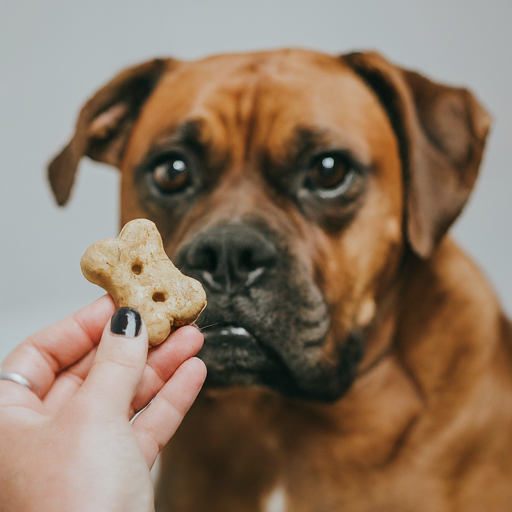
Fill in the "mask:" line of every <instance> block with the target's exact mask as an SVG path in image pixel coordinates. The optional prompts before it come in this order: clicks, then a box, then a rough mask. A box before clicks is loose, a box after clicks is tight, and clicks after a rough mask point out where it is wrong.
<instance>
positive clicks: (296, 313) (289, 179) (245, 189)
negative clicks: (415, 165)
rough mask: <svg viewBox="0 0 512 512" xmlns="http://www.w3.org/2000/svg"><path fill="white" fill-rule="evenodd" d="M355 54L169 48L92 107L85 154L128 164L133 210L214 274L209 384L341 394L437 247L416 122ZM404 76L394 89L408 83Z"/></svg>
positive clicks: (326, 396)
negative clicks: (202, 53) (173, 54)
mask: <svg viewBox="0 0 512 512" xmlns="http://www.w3.org/2000/svg"><path fill="white" fill-rule="evenodd" d="M358 58H359V57H358V56H352V57H351V56H349V58H348V59H345V60H344V59H340V58H334V57H331V56H327V55H323V54H318V53H313V52H306V51H280V52H268V53H259V54H246V55H227V56H218V57H212V58H208V59H205V60H202V61H198V62H192V63H178V62H176V61H172V63H167V64H166V65H165V66H164V67H163V69H159V71H158V73H157V74H155V76H153V75H151V76H150V79H147V76H146V75H147V74H148V72H147V71H146V75H144V78H145V79H146V81H145V82H144V81H143V82H140V81H139V82H137V84H136V85H133V84H132V89H133V90H136V89H137V87H138V88H139V89H138V90H146V89H147V90H148V91H149V92H147V93H145V94H142V96H143V97H144V98H143V100H140V99H137V98H138V96H141V94H139V95H138V96H137V94H132V95H131V96H130V94H131V93H130V90H129V88H128V93H127V92H126V90H124V89H123V87H124V85H122V86H121V92H117V93H116V94H117V96H116V97H120V98H122V100H119V101H118V102H117V103H116V102H112V101H110V102H109V101H104V103H105V104H104V105H103V109H98V112H96V113H95V114H94V115H93V116H91V117H92V119H91V120H90V121H89V123H88V127H89V128H88V130H89V135H88V148H87V149H86V150H84V151H83V152H84V153H88V154H89V155H90V156H93V157H95V158H97V159H100V160H103V161H112V163H115V164H116V165H118V166H119V168H120V170H121V173H122V182H121V183H122V185H121V189H122V190H121V217H122V223H123V224H124V223H126V222H128V221H129V220H132V219H135V218H140V217H144V218H149V219H151V220H152V221H154V222H155V223H156V225H157V226H158V228H159V230H160V232H161V234H162V237H163V239H164V244H165V247H166V250H167V252H168V254H169V255H170V256H171V257H172V259H173V260H174V261H175V263H176V265H177V266H178V267H179V268H180V269H181V270H182V271H183V272H184V273H186V274H188V275H190V276H193V277H195V278H196V279H198V280H199V281H201V282H202V283H203V286H204V287H205V290H206V292H207V297H208V306H207V308H206V310H205V312H204V313H203V315H202V316H201V318H200V323H199V325H200V326H201V327H202V329H203V333H204V335H205V345H204V348H203V349H202V351H201V357H202V358H203V359H204V361H205V362H206V364H207V366H208V382H209V384H210V385H212V386H233V385H257V386H265V387H270V388H272V389H274V390H276V391H278V392H280V393H282V394H285V395H287V396H292V397H299V398H308V399H316V400H333V399H336V398H338V397H339V396H341V395H342V394H343V393H344V392H345V391H346V390H347V389H348V387H349V385H350V383H351V382H352V381H353V379H354V378H355V376H356V374H357V365H358V362H359V361H360V359H361V357H362V355H363V349H364V342H365V336H364V332H365V328H366V327H367V326H368V325H369V324H370V323H371V322H372V320H373V318H374V315H375V312H376V310H377V309H378V304H379V301H380V300H381V299H382V297H383V296H385V294H386V292H387V291H388V289H389V287H390V284H391V283H392V281H393V279H394V278H395V276H396V274H397V269H398V268H399V265H400V262H401V258H402V257H403V254H404V251H407V250H408V249H407V248H410V247H411V246H412V249H413V250H415V251H416V252H417V253H421V252H422V251H423V252H428V251H429V250H431V249H429V248H427V249H425V247H426V245H428V243H430V245H432V244H433V243H434V242H435V239H436V237H437V238H439V234H438V233H437V232H435V233H433V234H430V233H428V229H427V228H428V227H429V226H427V227H425V223H427V224H428V221H425V220H424V217H425V215H426V214H425V213H424V212H421V213H422V215H423V217H422V216H421V215H420V216H418V215H417V214H415V213H414V211H413V210H411V207H409V209H408V208H407V207H406V203H407V201H410V197H408V195H407V190H408V186H409V185H408V183H409V182H414V181H415V180H417V178H416V174H412V172H413V171H409V172H411V175H408V176H404V173H405V171H404V159H407V158H410V153H411V152H412V149H411V148H412V144H413V142H411V141H405V142H404V140H405V137H406V135H407V134H409V132H410V131H411V128H410V127H408V126H406V127H405V128H403V126H405V125H406V122H405V121H403V120H402V121H401V122H397V120H396V119H395V118H394V115H395V114H394V113H393V112H395V111H393V112H391V111H390V109H389V108H388V105H387V104H386V101H388V102H389V101H393V100H389V99H388V100H383V98H382V95H381V97H379V96H378V95H377V94H375V92H374V90H372V88H371V87H370V86H369V85H368V84H367V83H369V84H370V85H371V83H372V81H371V78H372V77H371V73H370V74H368V76H364V71H365V70H366V68H364V65H366V64H367V62H366V61H364V62H363V64H361V63H359V64H358V63H357V59H358ZM351 59H352V60H351ZM155 62H156V61H155ZM158 62H160V63H161V62H162V61H158ZM159 66H162V64H159ZM358 66H359V67H358ZM368 69H370V71H371V70H372V68H371V67H368ZM356 71H359V72H356ZM151 73H154V72H153V71H151ZM151 73H150V74H151ZM361 75H363V76H364V78H365V81H366V82H367V83H366V82H365V81H363V79H362V78H361ZM156 76H157V77H156ZM381 76H385V71H381V72H380V73H379V77H381ZM392 78H393V77H391V78H390V79H388V81H387V83H386V84H385V85H386V86H387V89H386V88H385V87H384V89H385V91H384V94H389V92H387V91H388V90H391V91H395V90H396V89H397V87H398V86H397V85H396V84H393V83H391V84H389V82H390V81H392ZM125 81H126V80H125ZM125 81H124V82H125ZM121 82H122V84H124V82H123V81H121ZM141 83H142V86H141ZM118 88H119V84H118ZM381 88H382V87H381ZM123 90H124V92H123ZM100 93H101V91H100ZM100 93H98V94H100ZM132 96H133V97H134V98H135V99H133V98H132ZM126 97H128V98H132V99H128V100H127V99H126ZM397 97H398V98H400V97H401V96H400V93H397ZM93 100H94V99H93ZM93 100H91V101H93ZM137 102H138V104H137ZM126 105H128V106H126ZM133 105H137V106H136V107H135V108H133ZM395 107H396V109H395V110H396V111H398V112H399V115H400V116H402V117H404V116H406V115H407V112H404V111H405V110H406V109H407V107H404V106H395ZM130 109H131V111H130ZM84 110H85V109H84ZM82 117H83V114H82ZM404 123H405V124H404ZM79 124H80V121H79ZM401 130H402V131H403V132H404V133H401ZM77 132H78V128H77ZM123 133H124V135H120V134H123ZM404 134H405V135H404ZM76 139H77V137H76V136H75V140H76ZM404 146H406V151H405V152H404ZM68 151H70V150H68ZM418 151H419V150H418ZM98 155H102V156H101V157H99V156H98ZM467 158H469V157H467ZM471 158H475V156H474V154H472V155H471ZM477 158H478V159H479V156H477ZM68 159H69V155H68ZM68 165H69V164H68ZM474 174H475V175H476V171H475V172H474ZM404 179H406V181H404ZM404 183H405V185H404ZM57 194H58V192H57ZM409 195H411V193H410V194H409ZM464 200H465V199H464ZM419 202H420V203H421V201H419ZM414 203H415V204H417V203H418V200H417V199H415V200H414ZM462 204H463V203H462ZM461 207H462V205H456V208H455V209H454V208H452V210H453V211H450V212H449V216H450V217H452V218H451V220H450V222H451V221H452V220H453V218H454V217H455V216H456V215H457V214H458V212H459V211H460V208H461ZM427 217H428V215H427ZM418 219H419V220H418ZM432 222H433V221H432ZM443 222H445V223H446V221H445V220H444V217H443ZM414 223H416V225H420V228H419V230H420V233H419V234H418V227H417V226H416V228H415V227H414V225H412V224H414ZM422 223H423V224H422ZM404 225H406V226H408V228H407V227H406V230H405V232H404V230H403V226H404ZM411 225H412V227H411ZM415 229H416V231H415ZM422 229H423V231H421V230H422ZM436 230H437V231H442V232H443V233H444V231H445V230H446V228H445V226H442V227H441V228H437V227H436V226H434V228H433V229H432V231H436ZM425 233H427V234H425ZM441 235H442V233H441ZM429 237H430V238H431V239H433V240H434V241H432V242H430V241H427V242H425V239H426V238H429ZM422 243H423V246H421V244H422Z"/></svg>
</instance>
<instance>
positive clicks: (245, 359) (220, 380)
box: [198, 324, 290, 388]
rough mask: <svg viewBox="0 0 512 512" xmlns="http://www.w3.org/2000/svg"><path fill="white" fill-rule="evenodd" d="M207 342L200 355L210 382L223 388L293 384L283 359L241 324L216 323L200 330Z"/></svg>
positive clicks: (287, 385)
mask: <svg viewBox="0 0 512 512" xmlns="http://www.w3.org/2000/svg"><path fill="white" fill-rule="evenodd" d="M201 332H202V333H203V335H204V338H205V342H204V345H203V348H202V349H201V351H200V352H199V354H198V355H199V357H200V358H201V359H202V360H203V361H204V362H205V363H206V365H207V367H208V376H207V385H210V386H214V387H218V386H221V387H224V386H233V385H240V386H244V385H257V384H263V385H266V386H270V387H276V386H277V387H279V388H282V387H283V385H284V383H285V382H288V383H287V384H286V387H289V386H290V382H289V374H288V371H287V369H286V367H285V365H284V364H283V362H282V361H281V360H280V358H279V357H278V356H277V354H275V353H274V352H273V351H272V350H271V349H269V348H268V347H266V346H265V345H264V344H262V343H261V342H260V341H259V340H258V339H257V338H256V336H254V335H253V334H252V333H251V332H249V331H248V330H247V329H246V328H245V327H242V326H240V325H231V324H223V325H219V324H217V325H213V326H211V327H206V328H203V329H201Z"/></svg>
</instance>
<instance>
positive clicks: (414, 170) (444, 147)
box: [343, 52, 491, 258]
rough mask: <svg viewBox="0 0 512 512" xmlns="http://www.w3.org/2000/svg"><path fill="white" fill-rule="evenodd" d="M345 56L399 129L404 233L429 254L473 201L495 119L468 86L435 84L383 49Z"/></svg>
mask: <svg viewBox="0 0 512 512" xmlns="http://www.w3.org/2000/svg"><path fill="white" fill-rule="evenodd" d="M343 59H344V61H345V62H346V63H348V65H349V66H350V67H351V68H352V69H353V70H354V71H355V72H356V73H357V74H358V75H359V76H360V77H361V78H362V79H363V80H364V81H365V82H366V83H367V84H368V85H369V86H370V87H371V88H372V89H373V91H374V92H375V94H376V95H377V96H378V97H379V99H380V101H381V103H382V105H383V106H384V108H385V109H386V111H387V113H388V116H389V118H390V120H391V124H392V125H393V128H394V130H395V132H396V134H397V138H398V143H399V149H400V156H401V160H402V166H403V174H404V190H405V199H404V203H405V229H406V234H407V239H408V242H409V245H410V247H411V248H412V249H413V251H414V252H415V253H416V254H418V255H419V256H420V257H422V258H426V257H428V256H429V255H430V254H431V253H432V251H433V250H434V248H435V246H436V244H437V243H438V242H439V241H440V239H441V238H442V237H443V235H444V234H445V233H446V231H447V230H448V228H449V227H450V226H451V225H452V223H453V222H454V221H455V219H456V218H457V216H458V215H459V214H460V212H461V211H462V208H463V207H464V205H465V204H466V201H467V200H468V197H469V195H470V193H471V190H472V188H473V186H474V184H475V180H476V177H477V174H478V168H479V166H480V161H481V158H482V153H483V149H484V145H485V139H486V137H487V133H488V131H489V127H490V123H491V118H490V116H489V115H488V114H487V112H486V111H485V110H484V109H483V108H482V106H481V105H480V104H479V103H478V102H477V101H476V99H475V98H474V96H473V95H472V94H471V93H470V92H469V91H468V90H467V89H460V88H455V87H448V86H445V85H440V84H437V83H434V82H432V81H430V80H428V79H427V78H425V77H423V76H421V75H420V74H418V73H415V72H413V71H408V70H405V69H402V68H399V67H397V66H394V65H393V64H391V63H389V62H388V61H387V60H386V59H384V58H383V57H382V56H380V55H379V54H378V53H375V52H368V53H351V54H348V55H345V56H343Z"/></svg>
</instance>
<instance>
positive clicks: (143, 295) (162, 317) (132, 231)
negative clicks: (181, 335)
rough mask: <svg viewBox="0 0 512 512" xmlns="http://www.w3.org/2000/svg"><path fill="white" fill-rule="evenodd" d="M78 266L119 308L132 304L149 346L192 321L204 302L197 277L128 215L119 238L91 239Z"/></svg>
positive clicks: (150, 227) (152, 229) (148, 227)
mask: <svg viewBox="0 0 512 512" xmlns="http://www.w3.org/2000/svg"><path fill="white" fill-rule="evenodd" d="M80 266H81V268H82V272H83V274H84V276H85V277H86V279H88V280H89V281H90V282H91V283H94V284H97V285H98V286H101V287H102V288H103V289H104V290H106V291H107V292H108V293H109V294H110V295H111V296H112V298H113V299H114V302H115V304H116V306H117V307H118V308H120V307H131V308H135V309H136V310H137V311H138V312H139V313H140V314H141V316H142V318H143V319H144V322H146V326H147V328H148V337H149V346H150V347H153V346H155V345H158V344H159V343H162V342H163V341H164V340H165V339H166V338H167V336H169V334H170V333H171V331H174V330H175V329H177V328H178V327H181V326H183V325H188V324H191V323H192V322H194V320H195V319H196V318H197V317H198V316H199V314H200V313H201V311H202V310H203V309H204V308H205V306H206V294H205V292H204V290H203V287H202V286H201V283H199V282H198V281H196V280H195V279H192V278H191V277H187V276H184V275H183V274H182V273H181V272H180V271H179V270H178V269H177V268H176V267H175V266H174V265H173V264H172V262H171V260H169V258H168V257H167V255H166V254H165V251H164V247H163V243H162V238H161V237H160V233H159V232H158V229H157V228H156V226H155V225H154V224H153V222H151V221H149V220H145V219H136V220H132V221H131V222H128V223H127V224H126V225H125V227H124V228H123V230H122V231H121V233H120V234H119V238H117V239H114V238H106V239H104V240H100V241H98V242H96V243H94V244H92V245H91V246H90V247H89V248H88V249H87V251H86V252H85V254H84V255H83V257H82V260H81V262H80Z"/></svg>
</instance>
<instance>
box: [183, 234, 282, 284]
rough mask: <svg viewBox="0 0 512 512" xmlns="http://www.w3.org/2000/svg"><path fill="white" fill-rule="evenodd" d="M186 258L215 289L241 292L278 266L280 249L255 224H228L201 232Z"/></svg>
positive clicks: (195, 272) (193, 271)
mask: <svg viewBox="0 0 512 512" xmlns="http://www.w3.org/2000/svg"><path fill="white" fill-rule="evenodd" d="M183 257H184V258H183V259H184V260H185V261H184V262H185V267H186V269H187V270H188V271H189V272H190V273H191V275H194V276H198V277H199V278H200V280H201V281H202V282H203V284H205V285H206V286H207V287H208V288H210V289H211V290H212V291H217V292H222V293H237V292H239V291H240V290H241V289H243V288H246V287H250V286H252V285H253V284H254V283H255V282H256V281H257V280H259V279H260V278H261V277H262V276H263V275H265V274H266V273H267V272H268V271H270V270H271V269H273V268H274V267H275V265H276V261H277V249H276V247H275V245H274V244H273V243H272V242H271V241H270V240H268V239H267V238H266V237H265V236H264V235H263V234H262V233H260V232H259V231H258V230H257V229H256V228H254V227H252V226H247V225H226V226H219V227H215V228H212V229H209V230H208V231H206V232H204V233H201V234H200V235H198V236H197V237H196V239H195V240H194V241H193V242H192V243H191V244H190V245H189V246H188V249H187V250H186V252H185V254H183Z"/></svg>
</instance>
